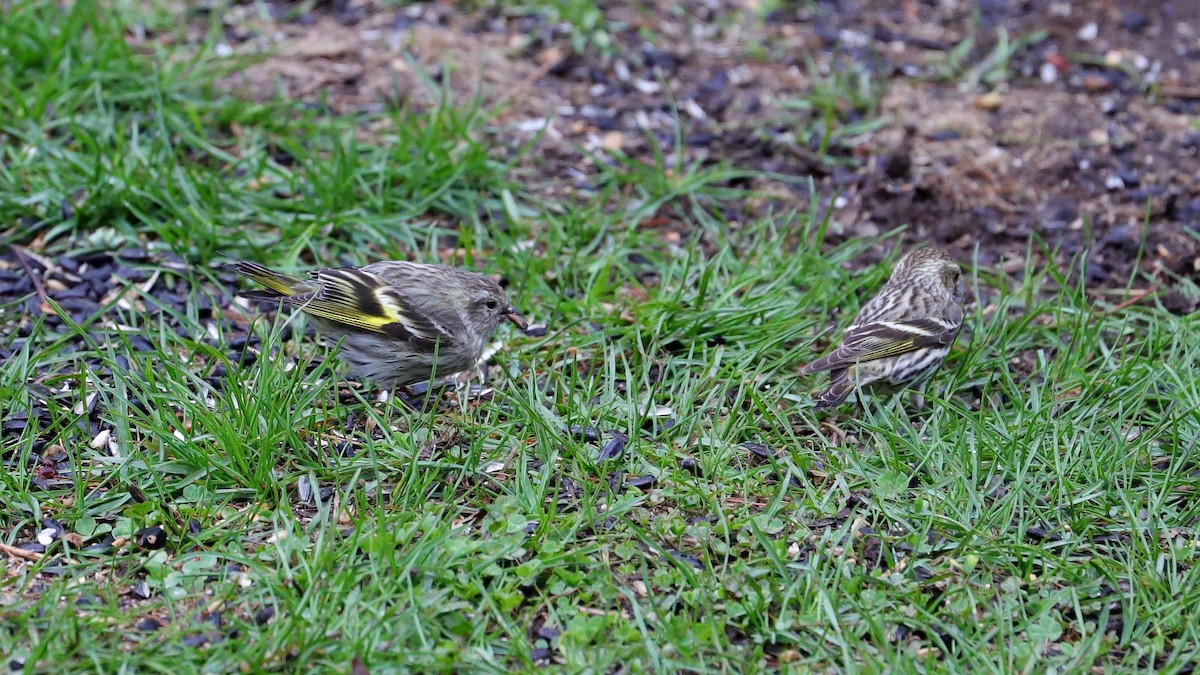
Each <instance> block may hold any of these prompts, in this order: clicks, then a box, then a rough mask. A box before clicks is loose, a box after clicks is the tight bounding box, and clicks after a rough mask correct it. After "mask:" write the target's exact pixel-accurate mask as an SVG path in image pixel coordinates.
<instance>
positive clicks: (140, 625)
mask: <svg viewBox="0 0 1200 675" xmlns="http://www.w3.org/2000/svg"><path fill="white" fill-rule="evenodd" d="M162 627H163V625H162V622H160V621H159V620H158V619H155V618H152V617H146V618H145V619H142V620H140V621H138V622H137V623H136V624H134V628H137V629H138V630H140V631H142V632H144V633H153V632H154V631H156V630H158V629H159V628H162Z"/></svg>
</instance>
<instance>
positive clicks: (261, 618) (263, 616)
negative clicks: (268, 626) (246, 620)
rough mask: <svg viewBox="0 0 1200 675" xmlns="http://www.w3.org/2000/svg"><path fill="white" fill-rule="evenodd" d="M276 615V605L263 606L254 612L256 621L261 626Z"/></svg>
mask: <svg viewBox="0 0 1200 675" xmlns="http://www.w3.org/2000/svg"><path fill="white" fill-rule="evenodd" d="M274 617H275V608H274V607H270V606H268V607H263V608H262V609H260V610H258V611H257V612H255V613H254V623H255V624H257V625H259V626H261V625H263V624H265V623H266V622H268V621H270V620H271V619H272V618H274Z"/></svg>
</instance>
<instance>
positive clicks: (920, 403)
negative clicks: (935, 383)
mask: <svg viewBox="0 0 1200 675" xmlns="http://www.w3.org/2000/svg"><path fill="white" fill-rule="evenodd" d="M927 386H929V380H923V381H922V382H921V384H919V385H917V393H916V396H914V397H913V403H916V404H917V410H924V409H925V387H927Z"/></svg>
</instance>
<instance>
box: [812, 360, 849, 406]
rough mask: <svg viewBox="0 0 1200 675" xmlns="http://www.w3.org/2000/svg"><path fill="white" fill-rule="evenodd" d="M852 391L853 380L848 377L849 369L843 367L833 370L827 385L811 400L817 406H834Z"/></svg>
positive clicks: (839, 403)
mask: <svg viewBox="0 0 1200 675" xmlns="http://www.w3.org/2000/svg"><path fill="white" fill-rule="evenodd" d="M852 391H854V381H853V380H852V379H851V378H850V372H849V370H848V369H846V368H843V369H841V370H835V371H833V377H832V378H830V380H829V386H828V387H826V388H825V390H824V391H822V392H820V393H819V394H816V395H815V396H813V400H815V401H816V402H817V408H836V407H837V406H839V405H841V404H842V402H843V401H845V400H846V398H847V397H848V396H850V392H852Z"/></svg>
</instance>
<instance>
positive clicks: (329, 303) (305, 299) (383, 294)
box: [287, 268, 446, 350]
mask: <svg viewBox="0 0 1200 675" xmlns="http://www.w3.org/2000/svg"><path fill="white" fill-rule="evenodd" d="M311 274H312V276H313V278H315V279H316V281H317V286H318V287H319V288H318V290H316V291H315V292H312V293H305V294H302V295H294V296H292V297H290V298H288V299H287V301H288V303H289V304H292V305H296V306H298V307H302V308H303V309H304V311H306V312H308V313H309V314H312V315H313V316H316V317H320V318H322V319H325V320H327V321H332V322H334V323H337V324H341V325H343V326H346V327H349V328H356V329H359V330H364V331H370V332H374V333H382V334H384V335H389V336H391V337H394V338H396V339H398V340H407V341H408V342H410V343H412V344H413V345H416V346H419V347H423V348H425V349H429V350H432V349H434V348H435V347H436V346H437V342H438V340H440V339H442V338H445V337H446V335H445V333H443V332H442V330H441V329H440V328H438V326H437V325H435V324H434V323H433V322H432V321H430V320H429V318H428V317H426V316H425V315H423V314H422V313H420V312H418V311H416V310H415V309H414V308H413V307H412V306H410V305H409V304H408V303H406V302H405V301H404V298H403V297H401V295H400V293H399V292H398V291H397V290H396V289H395V288H394V287H392V286H390V285H388V283H387V282H386V281H384V280H383V279H382V278H380V277H379V276H378V275H375V274H372V273H370V272H364V271H362V270H361V269H353V268H338V269H325V270H316V271H314V272H312V273H311Z"/></svg>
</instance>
